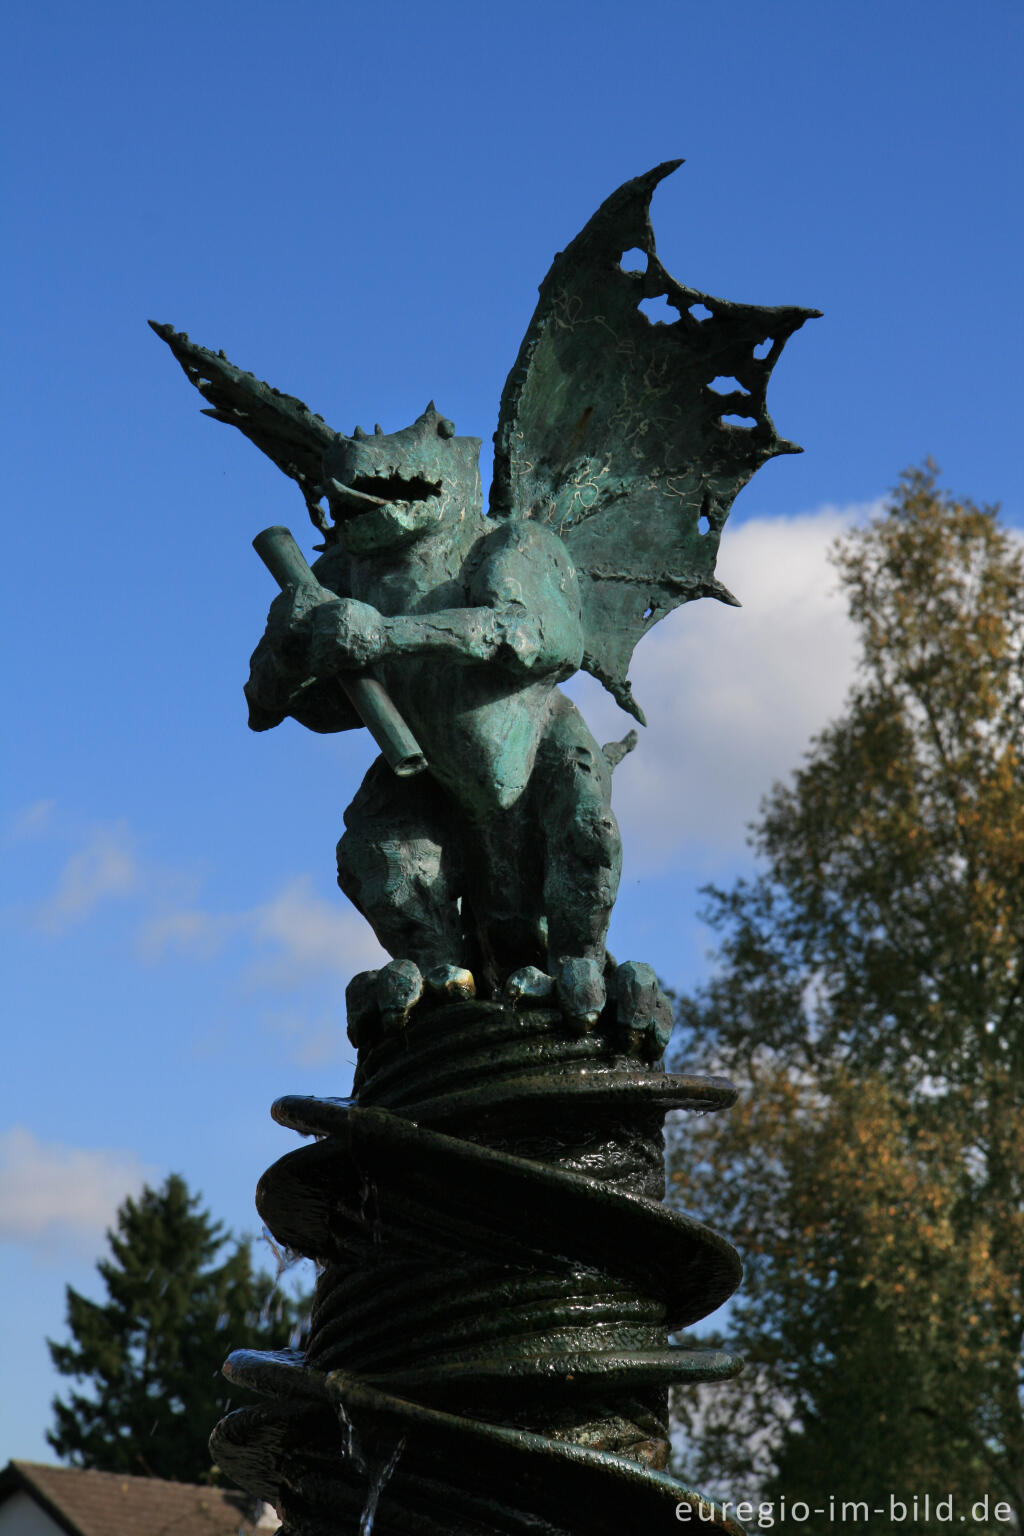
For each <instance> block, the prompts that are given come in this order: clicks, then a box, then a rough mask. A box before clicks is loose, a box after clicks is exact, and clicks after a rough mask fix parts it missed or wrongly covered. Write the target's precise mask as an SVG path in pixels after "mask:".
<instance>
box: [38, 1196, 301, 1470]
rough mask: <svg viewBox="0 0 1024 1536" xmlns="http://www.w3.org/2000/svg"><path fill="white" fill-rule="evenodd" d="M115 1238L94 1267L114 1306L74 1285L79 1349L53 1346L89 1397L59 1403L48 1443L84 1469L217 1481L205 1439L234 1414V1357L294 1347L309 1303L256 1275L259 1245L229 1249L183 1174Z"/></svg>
mask: <svg viewBox="0 0 1024 1536" xmlns="http://www.w3.org/2000/svg"><path fill="white" fill-rule="evenodd" d="M107 1239H108V1242H109V1244H110V1249H111V1253H112V1257H111V1258H109V1259H101V1260H100V1261H99V1263H98V1264H97V1266H96V1267H97V1269H98V1270H99V1273H100V1275H101V1276H102V1279H103V1282H104V1284H105V1286H106V1289H107V1295H108V1300H107V1302H106V1303H105V1304H101V1303H98V1302H94V1301H89V1300H88V1299H87V1298H86V1297H85V1296H82V1295H80V1293H79V1292H78V1291H76V1290H74V1289H73V1288H72V1287H71V1286H68V1287H67V1324H68V1328H69V1329H70V1331H71V1335H72V1338H73V1340H74V1342H73V1343H69V1344H58V1343H54V1342H53V1340H47V1343H48V1345H49V1349H50V1355H51V1357H52V1359H53V1363H54V1365H55V1366H56V1368H57V1370H58V1371H60V1372H61V1374H62V1375H65V1376H71V1377H73V1378H75V1379H76V1380H77V1381H87V1382H89V1383H90V1384H91V1392H90V1394H89V1395H83V1394H81V1393H77V1392H73V1393H71V1394H70V1397H69V1399H68V1401H66V1402H64V1401H61V1399H60V1398H55V1399H54V1402H53V1409H54V1413H55V1416H56V1426H55V1428H54V1429H53V1430H51V1431H49V1432H48V1434H47V1439H48V1440H49V1442H50V1444H51V1445H52V1446H53V1448H54V1450H55V1451H56V1452H57V1454H58V1455H59V1456H61V1457H63V1458H64V1459H65V1460H67V1461H70V1462H71V1463H72V1464H73V1465H74V1466H79V1467H97V1468H99V1469H101V1470H105V1471H110V1472H128V1473H135V1474H142V1475H146V1476H151V1477H166V1478H170V1479H172V1480H176V1481H179V1482H200V1481H210V1480H212V1478H213V1476H214V1475H215V1472H214V1470H212V1469H211V1467H210V1456H209V1451H208V1450H207V1440H208V1438H209V1435H210V1431H211V1429H212V1428H213V1426H214V1424H215V1423H216V1422H217V1420H218V1419H220V1418H222V1417H223V1415H224V1413H225V1412H226V1411H227V1409H228V1408H229V1407H230V1406H231V1397H232V1391H231V1388H230V1387H229V1386H228V1384H227V1383H226V1382H225V1381H224V1379H223V1377H222V1376H221V1374H220V1368H221V1366H222V1364H223V1363H224V1359H225V1357H226V1356H227V1354H228V1353H229V1352H230V1350H232V1349H234V1348H238V1347H241V1346H243V1345H245V1346H252V1347H254V1348H280V1347H281V1346H283V1345H285V1344H287V1343H288V1341H289V1334H290V1333H292V1332H293V1331H294V1329H295V1326H296V1320H297V1316H298V1313H299V1304H298V1303H297V1302H295V1301H294V1300H293V1299H291V1298H290V1297H287V1296H285V1295H283V1294H282V1293H281V1292H280V1291H279V1290H277V1287H276V1282H275V1281H274V1280H273V1279H272V1278H271V1277H270V1276H269V1275H267V1274H265V1273H262V1272H254V1270H253V1267H252V1258H251V1254H250V1250H249V1244H248V1243H247V1242H244V1241H240V1242H230V1239H229V1238H228V1236H227V1235H226V1234H225V1232H224V1229H223V1227H222V1226H221V1224H220V1223H219V1222H215V1221H213V1220H212V1219H211V1217H210V1214H209V1212H208V1211H204V1210H200V1209H199V1197H198V1196H197V1195H192V1194H190V1193H189V1191H188V1188H187V1186H186V1184H185V1181H184V1179H182V1178H181V1177H179V1175H177V1174H171V1175H170V1176H169V1178H168V1179H167V1180H166V1182H165V1184H164V1185H163V1187H162V1188H161V1189H159V1190H153V1189H150V1188H148V1187H147V1188H144V1189H143V1191H142V1194H141V1195H140V1196H139V1198H138V1200H133V1199H127V1200H126V1201H125V1202H124V1204H123V1205H122V1206H121V1208H120V1209H119V1211H118V1213H117V1230H116V1231H110V1232H108V1233H107ZM229 1242H230V1248H229V1251H228V1254H227V1257H226V1258H224V1259H222V1261H221V1262H220V1263H217V1262H215V1260H216V1259H217V1256H218V1254H219V1252H220V1250H221V1249H222V1248H223V1247H224V1246H225V1244H228V1243H229Z"/></svg>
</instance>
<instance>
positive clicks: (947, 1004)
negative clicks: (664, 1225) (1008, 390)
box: [672, 465, 1024, 1531]
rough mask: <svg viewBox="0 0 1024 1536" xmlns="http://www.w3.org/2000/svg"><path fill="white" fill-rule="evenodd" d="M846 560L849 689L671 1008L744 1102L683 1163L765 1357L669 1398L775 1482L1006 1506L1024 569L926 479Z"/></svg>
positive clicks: (1023, 1302) (714, 1445)
mask: <svg viewBox="0 0 1024 1536" xmlns="http://www.w3.org/2000/svg"><path fill="white" fill-rule="evenodd" d="M835 559H836V564H837V567H838V570H839V574H840V579H841V582H842V585H843V587H844V589H845V592H846V595H847V598H848V602H849V608H850V613H851V616H852V618H853V620H854V622H855V625H856V627H857V631H858V634H859V639H860V647H861V655H860V667H859V672H858V677H857V681H856V684H855V686H854V688H853V689H852V691H851V693H850V695H849V697H848V699H847V701H846V705H845V708H844V711H843V713H842V715H841V717H840V718H839V719H837V720H836V721H835V722H833V723H832V724H830V725H829V726H828V727H827V728H826V729H825V730H824V731H823V732H822V733H821V735H820V736H818V737H817V738H816V739H815V740H814V741H813V742H812V744H811V748H810V751H809V753H808V755H807V757H806V759H805V761H804V762H803V764H802V765H801V766H800V767H799V768H798V769H797V771H796V772H795V774H794V775H793V777H792V779H791V781H790V782H788V783H787V784H776V785H775V786H774V788H773V789H772V790H771V792H770V793H769V795H768V796H767V798H766V800H765V801H764V803H763V805H762V809H761V813H760V817H759V819H758V821H757V823H756V825H755V827H754V829H753V838H752V843H753V847H754V849H755V851H756V853H757V855H758V857H759V861H760V863H759V873H758V874H757V875H756V877H755V878H753V879H751V880H748V881H740V882H739V883H738V884H737V885H736V886H735V887H733V888H732V889H731V890H728V891H722V890H717V889H713V888H712V889H710V891H709V892H708V896H709V909H708V916H709V919H710V921H711V922H712V924H713V925H714V927H715V928H716V929H717V931H718V932H719V934H720V935H721V948H720V961H721V964H720V969H719V971H718V973H717V974H716V976H715V978H714V979H713V980H712V982H711V983H710V984H709V985H708V986H707V987H706V988H705V989H704V990H703V991H701V992H700V993H699V994H697V995H695V996H692V997H688V998H684V999H683V1001H682V1004H681V1009H680V1013H681V1019H682V1022H683V1025H684V1026H685V1030H686V1038H687V1047H686V1054H687V1062H688V1065H692V1064H693V1062H694V1061H695V1060H697V1061H701V1062H702V1063H703V1064H705V1065H709V1066H714V1067H715V1068H717V1069H719V1070H725V1071H728V1072H731V1073H732V1074H733V1075H734V1077H736V1079H737V1080H738V1081H740V1082H741V1083H742V1084H743V1085H744V1086H745V1087H746V1088H748V1089H749V1092H748V1093H747V1094H745V1096H744V1098H743V1101H742V1102H741V1104H740V1106H739V1107H738V1108H737V1109H736V1110H735V1111H733V1112H731V1114H730V1115H728V1116H716V1117H712V1118H710V1119H708V1120H706V1121H703V1122H700V1123H699V1125H698V1127H697V1130H696V1134H695V1136H694V1135H691V1136H689V1137H688V1139H687V1141H686V1142H685V1143H684V1142H683V1141H682V1139H681V1138H680V1139H678V1140H677V1142H676V1146H675V1151H674V1159H673V1170H672V1178H673V1180H674V1186H675V1189H676V1191H677V1193H678V1194H679V1196H680V1197H681V1198H682V1199H683V1201H684V1203H686V1204H687V1205H691V1206H692V1207H693V1208H694V1209H696V1210H699V1211H700V1212H701V1214H702V1215H703V1216H706V1217H707V1218H708V1219H711V1220H713V1221H714V1220H716V1219H717V1221H718V1222H719V1223H720V1224H721V1225H722V1227H723V1228H724V1230H726V1231H728V1232H730V1234H731V1235H732V1236H733V1238H734V1240H735V1241H736V1242H737V1243H738V1244H739V1246H740V1247H741V1249H742V1250H743V1251H744V1255H745V1258H746V1260H747V1264H748V1274H747V1280H746V1283H745V1288H744V1291H743V1293H742V1299H741V1300H740V1301H739V1302H738V1304H737V1305H736V1306H735V1308H734V1310H733V1313H732V1316H731V1327H732V1330H733V1335H734V1337H733V1343H734V1344H735V1345H737V1347H739V1348H740V1349H741V1352H742V1351H743V1350H744V1349H745V1351H746V1353H747V1356H748V1359H749V1361H750V1363H751V1364H750V1370H749V1372H748V1373H747V1377H746V1383H747V1384H746V1385H744V1378H743V1377H741V1378H740V1379H739V1382H738V1383H737V1385H736V1388H735V1395H734V1396H733V1398H732V1399H731V1400H730V1398H729V1396H728V1395H727V1394H725V1393H720V1394H716V1395H715V1396H712V1395H711V1394H710V1393H709V1394H708V1395H707V1403H706V1405H703V1406H702V1407H701V1409H700V1410H699V1411H697V1410H695V1408H694V1405H693V1403H692V1402H690V1403H688V1402H686V1401H685V1400H682V1399H681V1400H680V1405H679V1411H680V1414H681V1417H682V1419H683V1421H684V1423H687V1424H688V1425H689V1428H690V1431H691V1433H693V1434H696V1433H697V1431H698V1428H699V1430H700V1433H699V1436H698V1442H697V1444H696V1445H695V1450H696V1453H697V1454H698V1456H699V1457H700V1458H701V1459H702V1460H703V1462H704V1467H703V1470H704V1472H705V1473H706V1474H708V1475H711V1476H712V1477H716V1478H718V1479H725V1480H726V1482H728V1481H729V1480H734V1481H735V1480H742V1479H745V1478H749V1477H752V1476H757V1475H758V1465H757V1460H758V1456H760V1457H761V1460H762V1462H763V1461H764V1460H765V1453H766V1451H767V1467H768V1472H767V1482H766V1484H765V1485H764V1486H765V1488H766V1490H767V1491H768V1492H774V1493H775V1494H776V1495H778V1494H781V1493H783V1492H788V1493H789V1495H790V1497H791V1498H797V1497H798V1498H809V1499H810V1500H811V1502H812V1503H813V1502H814V1497H815V1496H817V1497H818V1498H819V1500H820V1498H821V1497H822V1496H825V1497H826V1498H827V1497H828V1495H829V1494H834V1495H836V1496H837V1497H846V1498H849V1499H863V1498H868V1499H871V1498H873V1497H883V1498H885V1499H888V1496H889V1494H890V1493H892V1494H895V1495H896V1496H898V1497H901V1496H902V1495H901V1493H900V1490H901V1489H902V1490H907V1491H908V1492H909V1493H910V1494H914V1493H917V1494H919V1495H923V1494H924V1493H926V1492H931V1493H932V1495H933V1498H934V1497H935V1496H936V1495H943V1496H945V1495H947V1494H950V1493H952V1494H953V1495H954V1496H956V1497H957V1498H958V1499H960V1500H962V1502H961V1503H960V1504H959V1506H958V1507H959V1509H960V1510H965V1509H969V1507H970V1505H971V1504H973V1502H974V1501H975V1500H977V1499H979V1498H981V1497H983V1496H984V1495H985V1494H986V1493H990V1494H991V1496H992V1499H993V1501H996V1500H1005V1501H1008V1502H1009V1503H1010V1504H1011V1505H1012V1506H1014V1508H1015V1509H1016V1511H1017V1515H1018V1518H1019V1517H1020V1514H1021V1511H1022V1510H1024V1418H1022V1386H1024V1376H1022V1369H1021V1343H1022V1335H1024V1119H1022V1111H1024V564H1022V558H1021V551H1020V547H1019V545H1018V542H1017V540H1016V539H1015V538H1014V537H1013V536H1012V535H1011V534H1009V533H1008V532H1007V531H1006V530H1005V529H1004V528H1002V527H1001V526H1000V524H999V521H998V519H997V516H996V513H995V511H994V510H992V509H980V508H977V507H975V506H973V505H972V504H971V503H970V502H965V501H958V500H956V499H954V498H952V497H951V496H949V495H948V494H946V493H945V492H944V491H943V490H941V489H940V488H939V486H938V484H937V482H936V477H935V472H934V469H933V467H932V466H930V465H929V466H926V467H925V468H924V469H921V470H914V471H911V472H908V473H907V474H906V475H905V476H904V477H903V480H902V482H901V484H900V486H899V488H898V490H897V491H896V492H895V493H894V496H893V498H892V500H891V503H890V505H889V507H888V509H887V511H886V512H885V513H884V515H883V516H881V517H880V518H878V519H876V520H875V521H874V522H872V523H870V524H868V525H867V526H865V527H862V528H860V529H858V530H856V531H855V532H853V533H852V534H850V535H849V536H848V537H847V538H846V539H844V540H842V541H841V542H840V544H839V546H838V547H837V550H836V554H835ZM716 1405H717V1406H716ZM744 1486H747V1487H749V1484H745V1485H744ZM958 1523H959V1522H958ZM914 1528H915V1527H914V1526H913V1524H912V1523H910V1524H907V1525H905V1526H902V1527H901V1529H906V1530H908V1531H909V1530H912V1529H914ZM961 1528H962V1529H964V1530H965V1531H972V1530H974V1529H978V1530H984V1529H988V1527H987V1526H985V1525H984V1524H982V1525H978V1526H974V1525H972V1524H970V1523H969V1522H968V1523H965V1524H964V1525H963V1526H962V1527H961ZM992 1528H993V1529H995V1528H997V1527H995V1526H993V1527H992ZM1001 1528H1002V1529H1005V1528H1006V1527H1005V1525H1003V1526H1002V1527H1001Z"/></svg>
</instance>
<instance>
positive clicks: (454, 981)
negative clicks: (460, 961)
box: [426, 965, 476, 1003]
mask: <svg viewBox="0 0 1024 1536" xmlns="http://www.w3.org/2000/svg"><path fill="white" fill-rule="evenodd" d="M426 981H427V990H428V991H429V992H432V993H433V994H434V996H435V997H438V998H440V999H441V1001H442V1002H449V1003H465V1002H468V1001H469V999H470V998H471V997H476V981H475V980H474V977H473V972H472V971H467V970H466V968H465V966H462V965H435V966H434V967H433V969H432V970H429V971H428V972H427V976H426Z"/></svg>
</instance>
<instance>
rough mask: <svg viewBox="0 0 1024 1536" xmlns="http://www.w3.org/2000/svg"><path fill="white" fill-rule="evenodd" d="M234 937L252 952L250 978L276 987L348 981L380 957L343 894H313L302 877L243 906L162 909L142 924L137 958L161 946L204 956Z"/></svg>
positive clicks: (152, 956)
mask: <svg viewBox="0 0 1024 1536" xmlns="http://www.w3.org/2000/svg"><path fill="white" fill-rule="evenodd" d="M236 938H242V939H244V940H245V941H246V942H248V943H249V944H250V945H252V946H253V948H254V950H255V955H254V959H253V963H252V966H251V968H250V979H251V980H252V981H254V982H256V983H258V984H260V985H269V986H272V987H276V988H277V989H278V990H279V991H283V992H288V991H292V990H294V989H296V988H299V987H302V986H305V985H306V984H308V982H309V980H310V979H311V977H314V976H322V975H325V974H327V975H333V976H335V977H341V978H343V979H345V980H347V979H348V978H349V977H350V976H351V975H352V973H353V971H362V970H369V969H371V968H372V967H374V966H378V965H381V964H382V963H383V962H384V960H386V959H387V956H386V955H385V954H384V951H383V950H382V949H381V947H380V945H379V944H378V943H377V941H376V939H375V938H374V936H373V933H372V931H371V930H370V927H369V925H368V923H366V921H365V920H364V919H363V918H362V917H360V916H359V914H358V913H357V912H355V911H353V910H352V909H351V908H350V907H348V906H347V904H346V902H345V900H344V898H343V897H341V896H339V897H338V898H337V900H336V901H330V900H325V899H324V898H323V897H322V896H318V895H317V894H316V892H315V891H314V890H313V888H312V882H311V881H310V879H309V877H308V876H306V875H303V876H301V877H300V878H299V879H297V880H292V881H290V882H289V883H288V884H287V885H286V886H284V887H283V888H282V889H281V890H280V891H279V892H278V893H277V895H276V896H272V897H271V898H270V900H269V901H265V902H262V903H261V904H260V905H259V906H256V907H249V908H247V909H246V910H244V911H242V912H210V911H206V910H204V909H202V908H200V907H193V908H190V909H187V910H182V911H178V912H165V913H162V914H160V915H159V916H157V917H154V918H153V919H152V920H151V921H150V922H148V923H147V924H146V925H145V927H144V928H143V930H142V933H141V935H140V945H141V949H142V954H143V958H144V959H147V960H151V961H152V960H159V959H161V958H162V957H163V956H164V955H165V954H166V953H167V952H168V951H176V952H177V953H179V954H184V955H188V956H190V957H192V958H193V959H198V960H208V959H212V958H213V956H214V955H216V954H218V953H220V952H221V951H222V950H223V949H224V948H225V946H226V945H227V944H228V943H230V942H231V941H232V940H233V939H236Z"/></svg>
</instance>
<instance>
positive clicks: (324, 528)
mask: <svg viewBox="0 0 1024 1536" xmlns="http://www.w3.org/2000/svg"><path fill="white" fill-rule="evenodd" d="M149 323H150V325H151V326H152V328H153V330H154V331H155V332H156V334H157V335H158V336H159V337H160V338H161V340H162V341H166V343H167V345H168V346H169V347H170V349H171V351H172V352H173V353H174V355H175V357H176V358H177V359H178V362H179V363H180V364H181V366H182V368H183V369H184V372H185V377H186V378H187V379H188V380H189V382H190V383H191V384H194V385H195V387H196V389H198V391H199V393H200V394H201V395H202V396H203V398H204V400H209V402H210V405H211V407H212V409H210V410H208V411H204V412H203V415H204V416H212V417H213V419H214V421H224V422H227V424H228V425H229V426H232V427H237V428H238V430H239V432H243V433H244V434H245V436H246V437H247V438H248V439H249V441H250V442H251V443H255V444H256V447H257V448H259V450H260V451H261V452H262V453H265V454H266V455H267V458H268V459H273V461H274V463H275V464H276V465H277V467H278V469H281V470H283V471H284V473H285V474H286V475H289V476H290V477H291V479H293V480H294V481H296V483H297V484H298V487H299V489H300V491H301V492H302V498H303V500H304V501H305V503H306V508H307V510H308V512H309V515H310V517H311V518H312V520H313V523H314V526H315V527H317V528H319V530H320V532H321V533H322V534H324V535H325V536H326V537H327V538H328V539H329V538H330V536H331V533H332V529H331V527H330V524H329V523H328V521H327V517H326V514H325V513H324V511H323V508H322V507H321V506H320V495H321V494H322V493H321V492H320V482H321V481H322V479H323V467H322V461H323V456H324V453H325V452H326V450H327V449H328V448H330V447H331V446H332V445H333V444H334V443H336V442H337V441H338V439H339V437H340V436H341V434H340V433H338V432H335V431H334V430H333V429H332V428H331V427H329V426H328V425H327V423H326V421H324V419H323V417H322V416H317V415H315V414H314V413H313V412H312V411H311V410H310V409H309V407H308V405H304V404H303V402H302V401H301V400H297V399H296V398H295V396H294V395H285V394H282V393H281V391H280V390H279V389H273V388H272V387H271V386H270V385H269V384H264V383H263V381H262V380H261V379H258V378H257V377H256V375H255V374H254V373H246V372H245V370H244V369H242V368H236V367H235V365H234V363H230V362H228V360H227V358H226V357H225V356H224V353H223V352H211V351H210V350H209V349H208V348H207V347H200V346H197V345H196V343H195V342H194V341H190V340H189V338H188V336H187V335H186V333H185V332H184V331H176V330H174V328H173V327H172V326H170V325H161V324H159V323H158V322H157V321H156V320H151V321H150V322H149Z"/></svg>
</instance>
